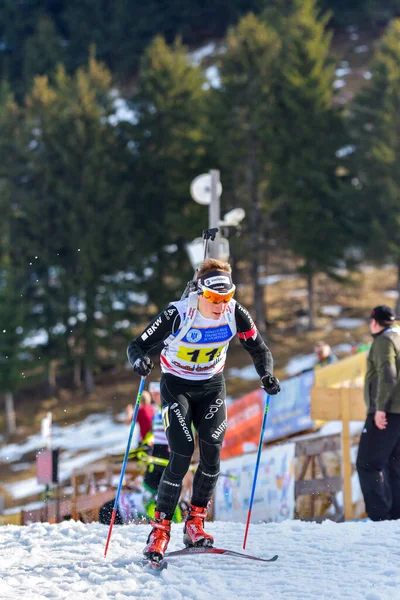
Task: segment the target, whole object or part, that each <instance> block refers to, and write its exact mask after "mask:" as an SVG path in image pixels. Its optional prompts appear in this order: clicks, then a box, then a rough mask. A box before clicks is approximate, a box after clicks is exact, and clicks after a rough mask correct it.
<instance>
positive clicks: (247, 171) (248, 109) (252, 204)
mask: <svg viewBox="0 0 400 600" xmlns="http://www.w3.org/2000/svg"><path fill="white" fill-rule="evenodd" d="M226 46H227V50H226V53H224V54H223V55H222V56H221V57H220V60H219V68H220V77H221V87H220V88H219V89H217V90H216V91H215V103H214V106H215V109H214V111H213V114H214V116H213V123H212V126H213V133H214V137H215V141H216V143H217V147H218V155H219V157H218V160H219V165H220V167H221V170H222V172H223V180H224V190H225V191H224V201H225V200H226V201H227V202H229V203H230V204H231V206H232V207H233V206H235V207H237V206H243V207H245V208H246V211H247V213H248V214H247V219H246V222H247V223H248V230H247V233H248V237H249V243H250V252H251V254H250V264H251V281H252V285H253V292H254V307H255V318H256V322H257V326H258V327H259V328H260V330H261V331H262V332H265V319H266V310H265V305H264V288H263V286H262V285H261V284H260V283H259V267H260V266H261V262H262V259H261V254H262V250H263V248H264V241H265V239H266V237H267V236H266V233H267V227H268V224H269V217H268V215H269V214H270V211H271V210H272V204H271V198H270V194H269V177H270V171H271V164H272V161H273V155H274V141H273V136H272V133H273V129H272V117H273V108H274V103H275V99H274V92H273V88H274V82H275V80H276V76H277V69H276V59H277V56H278V52H279V48H280V42H279V38H278V36H277V34H276V33H275V31H274V30H272V29H270V28H268V27H267V26H266V25H265V24H264V23H262V22H261V21H260V20H259V19H258V18H257V17H256V16H255V15H253V14H249V15H247V16H246V17H244V18H243V19H242V20H241V21H240V22H239V24H238V26H237V27H236V28H233V29H232V30H231V31H230V32H229V34H228V36H227V38H226Z"/></svg>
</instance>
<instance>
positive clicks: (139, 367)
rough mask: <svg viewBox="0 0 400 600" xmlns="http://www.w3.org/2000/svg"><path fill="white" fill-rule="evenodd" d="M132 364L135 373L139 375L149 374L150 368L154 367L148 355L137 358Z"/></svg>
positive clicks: (145, 375)
mask: <svg viewBox="0 0 400 600" xmlns="http://www.w3.org/2000/svg"><path fill="white" fill-rule="evenodd" d="M132 366H133V369H134V371H135V373H137V374H138V375H140V377H147V375H150V373H151V370H152V369H153V368H154V364H153V361H152V360H151V359H150V358H149V357H148V356H143V358H137V359H136V360H135V362H134V363H133V365H132Z"/></svg>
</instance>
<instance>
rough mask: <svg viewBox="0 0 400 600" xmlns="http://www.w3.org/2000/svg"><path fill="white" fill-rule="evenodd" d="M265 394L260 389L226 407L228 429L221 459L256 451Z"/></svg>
mask: <svg viewBox="0 0 400 600" xmlns="http://www.w3.org/2000/svg"><path fill="white" fill-rule="evenodd" d="M264 398H265V392H264V391H263V390H262V389H261V388H260V389H258V390H255V391H254V392H250V394H246V395H245V396H242V398H239V400H236V401H235V402H233V403H232V404H231V405H230V406H229V407H228V429H227V431H226V433H225V438H224V443H223V445H222V452H221V458H222V459H224V458H229V457H231V456H238V455H240V454H243V453H244V452H248V451H249V450H253V451H254V450H257V447H258V443H259V440H260V431H261V424H262V419H263V410H264Z"/></svg>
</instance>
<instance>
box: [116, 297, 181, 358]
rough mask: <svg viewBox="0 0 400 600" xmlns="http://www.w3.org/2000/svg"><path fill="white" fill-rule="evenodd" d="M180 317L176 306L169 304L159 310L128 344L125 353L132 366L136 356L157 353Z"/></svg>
mask: <svg viewBox="0 0 400 600" xmlns="http://www.w3.org/2000/svg"><path fill="white" fill-rule="evenodd" d="M180 323H181V318H180V316H179V312H178V309H177V308H176V306H169V307H168V308H166V309H165V310H163V311H162V312H160V313H159V314H158V315H157V316H156V317H154V319H153V320H152V321H151V322H150V323H149V324H148V325H147V327H146V329H144V331H142V333H141V334H140V335H138V336H137V337H136V338H135V339H134V340H133V341H132V342H131V343H130V344H129V346H128V350H127V354H128V360H129V362H130V364H131V365H132V366H133V365H134V362H135V361H136V359H138V358H143V357H144V356H152V355H154V354H159V353H160V351H161V350H162V348H163V345H164V340H166V339H167V338H168V336H170V335H171V333H175V332H176V331H177V330H178V329H179V326H180Z"/></svg>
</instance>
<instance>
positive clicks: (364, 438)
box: [357, 305, 400, 521]
mask: <svg viewBox="0 0 400 600" xmlns="http://www.w3.org/2000/svg"><path fill="white" fill-rule="evenodd" d="M395 321H396V315H395V313H394V311H393V310H392V309H391V308H390V307H389V306H385V305H382V306H376V307H375V308H374V309H373V311H372V313H371V323H370V331H371V334H372V338H373V341H372V346H371V349H370V351H369V354H368V360H367V373H366V376H365V384H364V399H365V403H366V405H367V420H366V421H365V425H364V429H363V431H362V434H361V437H360V445H359V449H358V456H357V471H358V476H359V479H360V484H361V490H362V493H363V496H364V501H365V508H366V511H367V514H368V516H369V517H370V519H371V520H372V521H383V520H387V519H400V377H399V375H400V327H398V326H397V325H396V324H395Z"/></svg>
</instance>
